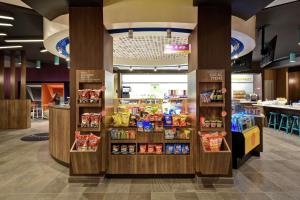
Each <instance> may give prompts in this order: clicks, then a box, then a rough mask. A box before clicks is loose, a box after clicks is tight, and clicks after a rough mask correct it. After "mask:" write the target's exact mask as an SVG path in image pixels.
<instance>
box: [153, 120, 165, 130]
mask: <svg viewBox="0 0 300 200" xmlns="http://www.w3.org/2000/svg"><path fill="white" fill-rule="evenodd" d="M154 130H155V131H157V132H162V131H163V130H164V124H163V122H161V121H156V122H155V124H154Z"/></svg>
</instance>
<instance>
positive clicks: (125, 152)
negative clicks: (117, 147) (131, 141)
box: [121, 144, 128, 154]
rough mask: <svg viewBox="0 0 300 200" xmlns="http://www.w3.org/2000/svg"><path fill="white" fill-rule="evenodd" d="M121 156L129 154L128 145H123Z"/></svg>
mask: <svg viewBox="0 0 300 200" xmlns="http://www.w3.org/2000/svg"><path fill="white" fill-rule="evenodd" d="M121 154H128V146H127V145H126V144H122V145H121Z"/></svg>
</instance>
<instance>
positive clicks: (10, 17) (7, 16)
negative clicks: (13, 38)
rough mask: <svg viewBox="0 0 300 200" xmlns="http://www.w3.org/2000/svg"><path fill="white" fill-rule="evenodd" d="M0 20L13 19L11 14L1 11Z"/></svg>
mask: <svg viewBox="0 0 300 200" xmlns="http://www.w3.org/2000/svg"><path fill="white" fill-rule="evenodd" d="M0 19H5V20H14V19H15V18H14V17H13V16H12V14H11V13H9V12H6V11H2V10H1V11H0Z"/></svg>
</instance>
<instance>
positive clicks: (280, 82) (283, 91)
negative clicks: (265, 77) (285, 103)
mask: <svg viewBox="0 0 300 200" xmlns="http://www.w3.org/2000/svg"><path fill="white" fill-rule="evenodd" d="M276 81H277V83H276V97H284V98H288V97H289V95H288V68H284V69H278V70H276Z"/></svg>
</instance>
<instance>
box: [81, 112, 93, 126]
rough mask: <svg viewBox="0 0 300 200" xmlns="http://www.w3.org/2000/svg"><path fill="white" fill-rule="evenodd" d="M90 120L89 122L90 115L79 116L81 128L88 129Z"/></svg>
mask: <svg viewBox="0 0 300 200" xmlns="http://www.w3.org/2000/svg"><path fill="white" fill-rule="evenodd" d="M90 120H91V115H90V113H83V114H82V115H81V127H82V128H87V127H90Z"/></svg>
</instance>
